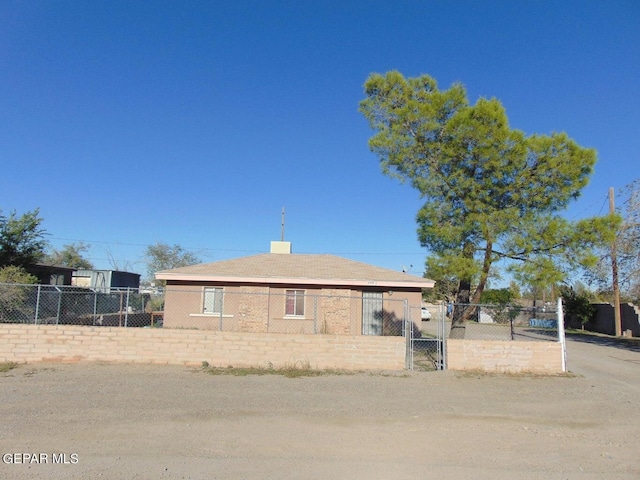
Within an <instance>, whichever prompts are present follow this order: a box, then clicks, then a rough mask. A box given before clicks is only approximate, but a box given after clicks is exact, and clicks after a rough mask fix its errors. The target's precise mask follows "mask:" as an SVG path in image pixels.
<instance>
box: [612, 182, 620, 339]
mask: <svg viewBox="0 0 640 480" xmlns="http://www.w3.org/2000/svg"><path fill="white" fill-rule="evenodd" d="M609 213H611V214H613V213H616V208H615V203H614V194H613V187H610V188H609ZM617 240H618V237H617V235H616V238H615V239H614V240H613V243H612V244H611V271H612V274H613V275H612V283H613V317H614V324H615V328H616V337H619V336H621V335H622V317H621V316H620V286H619V285H618V259H617V253H616V243H617Z"/></svg>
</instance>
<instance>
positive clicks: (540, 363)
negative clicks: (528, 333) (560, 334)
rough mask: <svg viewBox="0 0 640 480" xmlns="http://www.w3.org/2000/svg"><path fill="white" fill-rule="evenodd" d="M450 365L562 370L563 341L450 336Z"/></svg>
mask: <svg viewBox="0 0 640 480" xmlns="http://www.w3.org/2000/svg"><path fill="white" fill-rule="evenodd" d="M447 367H448V368H449V369H450V370H482V371H485V372H499V373H525V372H528V373H543V374H555V373H561V372H562V346H561V345H560V342H511V341H501V340H460V339H449V340H447Z"/></svg>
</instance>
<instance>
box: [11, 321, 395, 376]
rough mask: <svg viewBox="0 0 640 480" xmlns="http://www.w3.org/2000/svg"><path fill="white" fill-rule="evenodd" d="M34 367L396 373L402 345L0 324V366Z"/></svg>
mask: <svg viewBox="0 0 640 480" xmlns="http://www.w3.org/2000/svg"><path fill="white" fill-rule="evenodd" d="M41 361H46V362H82V361H100V362H114V363H122V362H124V363H159V364H178V365H200V364H201V363H202V362H203V361H207V362H209V364H210V365H212V366H221V367H227V366H234V367H266V366H268V365H273V367H274V368H281V367H285V366H294V365H295V366H299V367H302V366H306V365H309V366H310V367H311V368H317V369H327V368H336V369H345V370H403V369H404V368H405V339H404V338H402V337H367V336H345V335H304V334H281V333H244V332H219V331H210V332H205V331H202V330H179V329H163V328H117V327H89V326H63V325H59V326H55V325H14V324H0V362H19V363H22V362H41Z"/></svg>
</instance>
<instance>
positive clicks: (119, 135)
mask: <svg viewBox="0 0 640 480" xmlns="http://www.w3.org/2000/svg"><path fill="white" fill-rule="evenodd" d="M393 69H397V70H399V71H400V72H402V73H403V74H404V75H406V76H416V75H419V74H422V73H427V74H430V75H432V76H433V77H435V78H436V79H437V80H438V83H439V85H440V87H441V88H447V87H448V86H449V85H450V84H451V83H453V82H456V81H460V82H462V83H463V84H465V86H466V87H467V90H468V94H469V98H470V100H471V101H472V103H475V101H476V100H477V99H478V98H479V97H481V96H484V97H496V98H498V99H500V100H501V101H502V103H503V105H504V106H505V108H506V110H507V114H508V116H509V119H510V123H511V126H512V127H514V128H518V129H521V130H523V131H525V132H526V133H527V134H531V133H543V134H544V133H550V132H553V131H565V132H567V133H568V134H569V136H571V137H572V138H574V139H575V140H576V141H577V142H578V143H580V144H581V145H583V146H589V147H593V148H595V149H597V150H598V152H599V161H598V163H597V165H596V170H595V174H594V176H593V178H592V181H591V184H590V185H589V186H588V187H587V188H586V189H585V190H584V193H583V196H582V198H581V199H580V200H579V201H578V202H577V203H576V204H574V205H573V206H572V207H571V208H570V209H569V210H568V211H567V216H568V217H569V218H573V219H575V218H580V217H584V216H589V215H597V214H600V213H604V212H606V210H607V208H608V207H607V203H606V196H607V190H608V188H609V187H614V188H615V189H616V191H617V190H619V189H620V188H622V187H623V186H624V185H626V184H628V183H630V182H631V181H632V180H633V179H635V178H638V177H639V176H640V175H639V174H638V165H640V88H638V87H639V85H640V82H639V81H640V4H638V3H637V2H636V1H631V0H630V1H614V2H605V1H570V0H569V1H567V0H564V1H543V0H540V1H484V2H478V1H404V0H399V1H376V0H369V1H348V2H344V1H320V0H318V1H304V0H298V1H269V0H260V1H258V0H256V1H244V0H233V1H215V0H211V1H201V2H199V1H187V2H182V1H160V0H153V1H129V0H127V1H119V0H109V1H92V0H78V1H71V0H69V1H55V0H49V1H38V0H33V1H14V0H3V1H2V2H0V92H1V93H0V165H1V166H2V168H1V173H0V208H1V209H2V210H3V211H4V212H5V213H8V212H10V211H12V210H16V211H17V212H18V213H19V214H20V213H23V212H25V211H27V210H32V209H34V208H40V212H41V216H42V217H43V218H44V224H43V226H44V228H45V229H46V230H47V231H48V232H49V234H50V236H49V241H50V243H51V245H52V246H54V247H56V248H60V247H61V246H62V245H64V244H68V243H71V242H77V241H84V242H85V243H89V244H91V250H90V252H89V255H88V257H89V258H90V260H92V261H93V263H94V264H95V265H96V266H97V267H98V268H110V267H111V266H112V263H113V262H111V261H110V259H112V260H114V261H115V262H116V263H117V264H118V266H120V267H122V266H127V267H129V269H130V270H134V271H138V272H139V273H145V269H144V265H143V263H142V260H143V252H144V249H145V247H146V246H147V245H149V244H153V243H155V242H164V243H169V244H174V243H177V244H180V245H182V246H183V247H185V248H186V249H188V250H189V251H192V252H194V253H196V254H197V255H199V256H200V258H201V259H202V260H203V261H216V260H223V259H227V258H232V257H238V256H244V255H252V254H256V253H262V252H266V251H268V249H269V241H271V240H278V239H279V238H280V218H281V215H280V214H281V209H282V207H285V208H286V227H285V239H286V240H289V241H291V242H292V243H293V250H294V252H296V253H332V254H336V255H341V256H344V257H347V258H352V259H354V260H359V261H364V262H368V263H372V264H374V265H378V266H381V267H386V268H391V269H394V270H400V269H401V268H403V267H405V268H410V272H411V273H414V274H416V275H421V274H422V272H423V266H424V259H425V256H426V254H427V252H426V250H425V249H424V248H422V247H421V246H420V245H419V243H418V241H417V237H416V224H415V214H416V212H417V210H418V208H419V207H420V199H419V197H418V194H417V192H416V191H414V190H413V189H411V187H409V186H408V185H401V184H399V183H398V182H397V181H396V180H393V179H390V178H387V177H385V176H384V175H382V173H381V171H380V167H379V162H378V159H377V158H376V157H375V156H374V155H373V154H372V153H371V152H370V151H369V148H368V146H367V141H368V139H369V137H370V136H371V135H372V134H373V132H372V131H371V130H370V129H369V127H368V125H367V123H366V121H365V120H364V118H363V117H362V115H361V114H360V113H359V112H358V103H359V102H360V100H362V99H363V87H362V85H363V84H364V82H365V80H366V78H367V77H368V76H369V74H371V73H373V72H381V73H382V72H386V71H389V70H393ZM411 265H412V266H413V267H410V266H411Z"/></svg>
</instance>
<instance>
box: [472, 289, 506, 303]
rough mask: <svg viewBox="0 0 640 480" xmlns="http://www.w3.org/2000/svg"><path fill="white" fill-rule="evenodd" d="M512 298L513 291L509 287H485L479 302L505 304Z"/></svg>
mask: <svg viewBox="0 0 640 480" xmlns="http://www.w3.org/2000/svg"><path fill="white" fill-rule="evenodd" d="M513 299H514V297H513V292H512V291H511V289H509V288H496V289H486V290H485V291H484V292H482V296H481V297H480V303H482V304H485V305H507V304H509V303H511V302H512V301H513Z"/></svg>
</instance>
